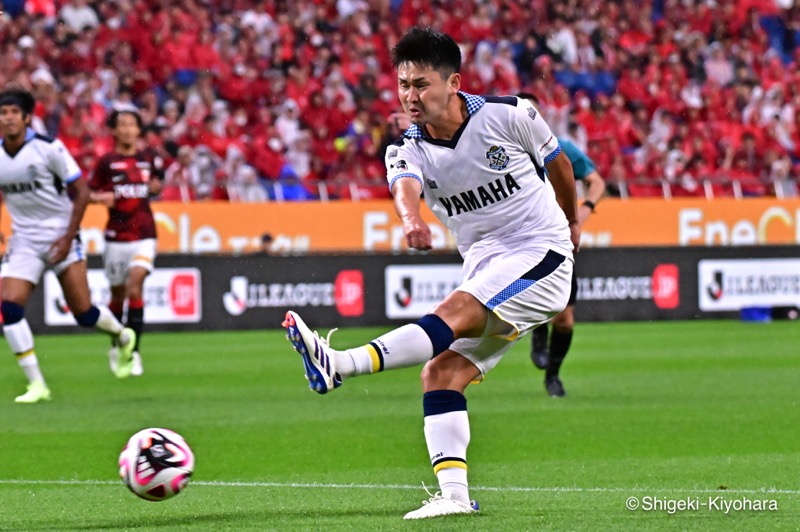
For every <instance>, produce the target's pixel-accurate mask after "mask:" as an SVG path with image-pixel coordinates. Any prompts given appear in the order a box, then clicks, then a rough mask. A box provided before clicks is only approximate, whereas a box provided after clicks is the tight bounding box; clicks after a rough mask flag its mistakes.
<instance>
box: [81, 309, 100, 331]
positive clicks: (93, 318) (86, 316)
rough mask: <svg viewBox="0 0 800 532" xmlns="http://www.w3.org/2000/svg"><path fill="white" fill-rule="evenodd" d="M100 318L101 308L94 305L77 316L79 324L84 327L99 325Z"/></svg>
mask: <svg viewBox="0 0 800 532" xmlns="http://www.w3.org/2000/svg"><path fill="white" fill-rule="evenodd" d="M99 319H100V309H99V308H97V307H95V306H94V305H92V307H91V308H90V309H89V310H87V311H86V312H84V313H83V314H81V315H80V316H75V320H76V321H77V322H78V325H80V326H82V327H94V326H95V325H97V320H99Z"/></svg>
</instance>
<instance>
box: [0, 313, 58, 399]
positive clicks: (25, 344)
mask: <svg viewBox="0 0 800 532" xmlns="http://www.w3.org/2000/svg"><path fill="white" fill-rule="evenodd" d="M0 314H2V316H3V335H4V336H5V338H6V341H7V342H8V346H9V347H10V348H11V351H13V352H14V353H15V354H16V356H17V363H18V364H19V367H20V368H22V371H23V372H24V373H25V377H26V378H27V379H28V390H27V392H26V393H24V394H22V395H20V396H18V397H17V398H16V399H15V400H14V402H16V403H38V402H39V401H49V400H50V397H51V396H50V390H49V389H48V388H47V384H46V383H45V381H44V376H43V375H42V372H41V370H40V369H39V361H38V359H37V358H36V352H35V351H34V348H33V333H32V332H31V327H30V325H29V324H28V320H27V319H25V309H24V307H23V306H22V305H20V304H19V303H15V302H12V301H3V302H2V303H0Z"/></svg>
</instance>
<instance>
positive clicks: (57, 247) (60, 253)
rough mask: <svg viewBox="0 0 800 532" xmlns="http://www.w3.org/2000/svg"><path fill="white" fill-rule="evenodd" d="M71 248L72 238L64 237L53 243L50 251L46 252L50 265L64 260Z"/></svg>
mask: <svg viewBox="0 0 800 532" xmlns="http://www.w3.org/2000/svg"><path fill="white" fill-rule="evenodd" d="M71 247H72V238H71V237H70V236H68V235H64V236H62V237H61V238H59V239H58V240H56V241H55V242H53V245H52V246H50V250H49V251H48V252H47V257H48V261H49V262H50V264H51V265H55V264H58V263H59V262H61V261H62V260H64V259H66V258H67V255H68V254H69V250H70V248H71Z"/></svg>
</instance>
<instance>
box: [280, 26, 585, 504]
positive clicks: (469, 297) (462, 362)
mask: <svg viewBox="0 0 800 532" xmlns="http://www.w3.org/2000/svg"><path fill="white" fill-rule="evenodd" d="M392 63H393V65H394V66H395V67H396V68H397V76H398V94H399V97H400V102H401V103H402V104H403V109H404V110H405V112H406V113H407V114H408V115H409V116H410V119H411V122H412V124H413V125H412V126H411V127H410V128H409V129H408V130H407V131H406V132H405V133H404V136H403V138H402V139H401V140H400V141H398V142H397V143H396V144H395V145H392V146H389V148H388V149H387V152H386V167H387V174H388V175H387V178H388V181H389V186H390V188H391V190H392V193H393V195H394V202H395V207H396V210H397V213H398V215H399V216H400V219H401V220H402V224H403V231H404V233H405V236H406V241H407V243H408V246H409V247H411V248H414V249H419V250H427V249H431V232H430V229H429V228H428V226H427V224H426V223H425V222H424V221H423V220H422V217H421V215H420V205H421V198H424V200H425V202H426V203H427V205H428V207H429V208H430V209H431V211H433V213H434V214H435V215H436V217H437V218H438V219H439V220H440V221H441V222H442V223H443V224H445V225H446V226H447V227H448V228H449V229H450V231H452V233H453V234H454V235H455V237H456V242H457V245H458V250H459V252H460V253H461V255H462V257H463V258H464V266H463V274H464V275H463V278H464V282H463V283H462V284H461V285H460V286H459V287H458V288H457V289H456V290H454V291H453V292H452V293H451V294H449V295H448V296H447V297H446V298H445V300H444V301H443V302H442V303H440V304H439V305H437V306H436V308H435V309H433V311H432V312H431V313H430V314H427V315H426V316H423V317H422V318H421V319H420V320H419V321H417V322H416V323H414V324H409V325H405V326H403V327H400V328H398V329H395V330H393V331H391V332H389V333H387V334H385V335H383V336H381V337H379V338H377V339H375V340H373V341H372V342H370V343H369V344H367V345H364V346H362V347H358V348H355V349H348V350H345V351H341V350H334V349H332V348H331V347H330V345H329V342H328V340H326V339H322V338H320V337H319V336H318V335H317V334H316V333H315V332H312V331H311V329H309V328H308V327H307V326H306V325H305V324H304V323H303V321H302V320H301V319H300V317H299V316H298V315H297V314H296V313H295V312H293V311H289V312H288V313H287V314H286V320H285V322H284V326H285V327H286V328H287V331H288V338H289V340H290V341H291V342H292V344H293V345H294V348H295V349H296V350H297V351H298V352H299V353H300V354H301V356H302V358H303V363H304V367H305V372H306V377H307V378H308V380H309V385H310V387H311V389H312V390H314V391H316V392H318V393H327V392H328V391H330V390H332V389H334V388H337V387H338V386H340V385H341V384H342V382H343V380H346V379H347V378H349V377H354V376H357V375H365V374H370V373H375V372H378V371H383V370H387V369H395V368H402V367H408V366H414V365H419V364H425V367H424V368H423V370H422V376H421V377H422V385H423V390H424V396H423V410H424V416H425V419H424V422H425V423H424V432H425V440H426V442H427V446H428V453H429V456H430V460H431V465H432V466H433V470H434V473H435V474H436V476H437V479H438V481H439V487H440V490H441V492H440V493H437V494H436V495H434V496H432V497H431V499H430V500H428V501H425V503H424V504H423V505H422V507H421V508H419V509H418V510H414V511H412V512H409V513H408V514H406V516H405V518H406V519H421V518H429V517H438V516H443V515H450V514H466V513H473V512H476V511H478V506H477V503H475V501H472V500H471V499H470V497H469V489H468V483H467V446H468V444H469V439H470V430H469V419H468V416H467V401H466V398H465V397H464V391H465V389H466V387H467V386H468V385H469V384H470V383H471V382H474V381H480V380H482V379H483V378H484V376H485V375H486V373H487V372H488V371H489V370H491V369H492V368H493V367H494V366H495V365H496V364H497V363H498V362H499V361H500V359H501V358H502V356H503V355H504V354H505V353H506V352H507V351H508V350H509V349H510V348H511V346H512V345H514V343H515V342H517V341H518V340H519V338H520V337H521V336H523V335H524V334H526V333H528V332H530V331H531V330H533V329H534V328H536V327H537V326H539V325H541V324H543V323H546V322H547V321H548V320H550V319H551V318H552V317H553V316H555V315H556V314H557V313H559V312H560V311H562V310H563V309H564V307H565V306H566V305H567V300H568V298H569V293H570V280H571V276H572V265H573V256H572V253H573V251H575V250H577V247H578V242H579V237H580V231H579V229H578V209H577V199H576V194H575V180H574V177H573V174H572V167H571V165H570V162H569V160H568V159H567V157H566V156H565V155H564V154H563V153H561V149H560V147H559V144H558V140H557V139H556V137H555V136H554V135H553V134H552V132H551V131H550V128H549V127H548V125H547V123H545V121H544V120H543V119H542V117H541V115H539V113H538V112H537V111H536V110H535V109H534V107H533V106H532V105H531V104H530V102H528V101H527V100H522V99H519V98H517V97H515V96H512V97H482V96H475V95H471V94H467V93H464V92H461V91H460V90H459V89H460V84H461V76H460V74H459V70H460V67H461V54H460V51H459V48H458V45H457V44H456V43H455V41H454V40H453V39H452V38H451V37H450V36H448V35H446V34H444V33H438V32H435V31H433V30H431V29H420V28H414V29H412V30H411V31H409V32H408V33H407V34H406V35H404V36H403V37H402V38H401V39H400V41H398V43H397V45H396V46H395V47H394V49H393V50H392Z"/></svg>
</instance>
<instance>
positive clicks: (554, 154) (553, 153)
mask: <svg viewBox="0 0 800 532" xmlns="http://www.w3.org/2000/svg"><path fill="white" fill-rule="evenodd" d="M559 153H561V146H560V145H559V146H556V149H554V150H553V151H551V152H550V155H548V156H547V157H545V158H544V164H545V166H547V165H548V164H550V163H551V162H552V161H553V159H555V158H556V157H558V154H559Z"/></svg>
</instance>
